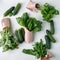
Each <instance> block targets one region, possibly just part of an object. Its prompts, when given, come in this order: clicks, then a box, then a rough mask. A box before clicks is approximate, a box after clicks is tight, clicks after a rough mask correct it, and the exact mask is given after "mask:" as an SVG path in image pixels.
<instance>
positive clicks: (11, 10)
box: [4, 3, 21, 16]
mask: <svg viewBox="0 0 60 60" xmlns="http://www.w3.org/2000/svg"><path fill="white" fill-rule="evenodd" d="M20 8H21V4H20V3H18V4H17V5H16V7H15V6H12V7H11V8H9V9H8V10H7V11H6V12H5V13H4V16H12V15H16V14H17V13H18V12H19V10H20Z"/></svg>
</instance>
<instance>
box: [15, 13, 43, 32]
mask: <svg viewBox="0 0 60 60" xmlns="http://www.w3.org/2000/svg"><path fill="white" fill-rule="evenodd" d="M16 20H17V22H18V24H20V25H21V26H24V27H26V28H27V29H28V30H29V31H34V32H37V31H41V28H42V26H41V24H42V22H41V21H38V20H36V19H35V18H33V17H29V15H28V14H27V13H23V15H22V16H21V17H18V18H16Z"/></svg>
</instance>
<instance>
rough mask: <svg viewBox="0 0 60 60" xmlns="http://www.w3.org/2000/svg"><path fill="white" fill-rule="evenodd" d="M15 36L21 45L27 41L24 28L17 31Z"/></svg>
mask: <svg viewBox="0 0 60 60" xmlns="http://www.w3.org/2000/svg"><path fill="white" fill-rule="evenodd" d="M15 35H16V37H17V40H18V42H19V43H22V42H23V41H24V40H25V38H24V37H25V31H24V29H23V28H21V29H18V30H16V31H15Z"/></svg>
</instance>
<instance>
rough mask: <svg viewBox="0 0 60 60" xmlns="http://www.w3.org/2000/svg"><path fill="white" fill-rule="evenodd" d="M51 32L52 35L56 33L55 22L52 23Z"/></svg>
mask: <svg viewBox="0 0 60 60" xmlns="http://www.w3.org/2000/svg"><path fill="white" fill-rule="evenodd" d="M50 32H51V34H54V33H55V28H54V22H53V20H51V21H50Z"/></svg>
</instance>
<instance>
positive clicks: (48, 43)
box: [45, 35, 51, 49]
mask: <svg viewBox="0 0 60 60" xmlns="http://www.w3.org/2000/svg"><path fill="white" fill-rule="evenodd" d="M45 40H46V47H47V49H51V41H50V39H49V37H48V36H47V35H45Z"/></svg>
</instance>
